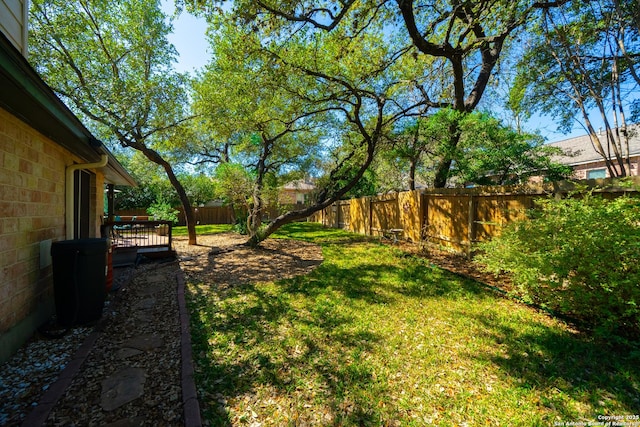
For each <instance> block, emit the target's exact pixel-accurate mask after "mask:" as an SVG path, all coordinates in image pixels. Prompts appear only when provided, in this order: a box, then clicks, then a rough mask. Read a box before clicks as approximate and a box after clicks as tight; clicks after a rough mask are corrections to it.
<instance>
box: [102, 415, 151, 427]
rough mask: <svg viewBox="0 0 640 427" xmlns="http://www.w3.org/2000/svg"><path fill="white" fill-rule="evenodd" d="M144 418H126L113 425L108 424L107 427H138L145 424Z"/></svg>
mask: <svg viewBox="0 0 640 427" xmlns="http://www.w3.org/2000/svg"><path fill="white" fill-rule="evenodd" d="M145 421H146V420H145V419H144V418H143V417H135V418H124V419H121V420H118V421H115V422H113V423H109V424H106V425H105V427H138V426H141V425H143V424H144V422H145Z"/></svg>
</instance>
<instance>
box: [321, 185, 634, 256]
mask: <svg viewBox="0 0 640 427" xmlns="http://www.w3.org/2000/svg"><path fill="white" fill-rule="evenodd" d="M631 181H632V182H633V183H635V190H634V189H632V188H630V187H629V185H625V184H623V183H621V182H620V180H616V179H605V180H602V179H599V180H589V181H580V182H579V183H576V182H572V181H562V182H557V183H547V184H539V185H523V186H503V187H499V186H495V187H479V188H464V189H463V188H449V189H429V190H416V191H408V192H402V193H393V194H386V195H381V196H376V197H364V198H360V199H352V200H343V201H339V202H336V203H334V204H333V205H331V206H329V207H328V208H326V209H324V210H322V211H319V212H316V213H315V214H314V215H313V216H312V217H311V218H310V221H314V222H319V223H322V224H324V225H326V226H328V227H334V228H342V229H345V230H349V231H352V232H355V233H360V234H366V235H371V236H380V235H385V234H389V233H390V232H393V234H396V233H397V234H399V235H400V236H401V237H402V238H404V239H407V240H410V241H413V242H418V241H426V242H428V243H431V244H437V245H442V246H447V247H450V248H452V249H454V250H456V251H460V252H468V251H469V250H470V249H471V247H472V245H473V244H474V243H476V242H480V241H484V240H488V239H490V238H491V237H493V236H495V235H497V234H499V233H500V230H501V228H502V227H503V226H504V225H505V224H506V223H508V222H510V221H513V220H516V219H520V218H523V217H524V216H525V215H526V211H527V210H529V209H531V208H533V207H534V206H535V201H536V199H539V198H541V197H565V196H566V195H567V194H569V193H573V192H576V191H577V190H578V189H584V190H588V189H593V190H594V191H596V192H599V193H602V194H603V196H604V197H616V196H618V195H621V194H627V193H634V195H640V193H638V190H637V188H639V186H640V178H637V177H633V178H632V179H631Z"/></svg>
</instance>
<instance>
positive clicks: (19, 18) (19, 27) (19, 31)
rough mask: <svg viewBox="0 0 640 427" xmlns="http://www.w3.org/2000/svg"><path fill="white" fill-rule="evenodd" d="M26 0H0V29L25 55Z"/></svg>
mask: <svg viewBox="0 0 640 427" xmlns="http://www.w3.org/2000/svg"><path fill="white" fill-rule="evenodd" d="M28 8H29V6H28V1H27V0H0V31H2V32H3V33H4V34H5V35H6V36H7V38H8V39H9V40H11V43H13V45H14V46H15V47H16V49H18V50H19V51H20V52H22V55H24V56H25V57H26V56H27V13H28Z"/></svg>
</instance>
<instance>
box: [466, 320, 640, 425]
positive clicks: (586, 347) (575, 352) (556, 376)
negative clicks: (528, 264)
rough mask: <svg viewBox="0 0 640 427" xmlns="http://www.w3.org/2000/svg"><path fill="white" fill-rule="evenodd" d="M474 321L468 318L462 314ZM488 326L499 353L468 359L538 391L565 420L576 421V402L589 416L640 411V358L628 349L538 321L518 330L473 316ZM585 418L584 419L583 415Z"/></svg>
mask: <svg viewBox="0 0 640 427" xmlns="http://www.w3.org/2000/svg"><path fill="white" fill-rule="evenodd" d="M461 315H466V316H469V314H468V313H465V314H461ZM473 317H475V318H476V320H477V321H478V322H480V324H482V325H484V327H485V329H486V331H487V332H486V334H487V336H489V338H490V339H492V340H493V341H495V342H496V345H498V346H501V347H502V348H503V349H504V350H506V351H505V352H504V353H502V354H500V353H497V352H491V353H485V354H476V355H469V356H470V357H476V358H479V359H481V360H486V361H489V362H491V363H493V364H495V365H496V366H498V367H500V369H501V370H502V371H504V372H505V374H507V375H508V376H510V377H513V378H517V379H519V380H520V381H519V384H520V386H519V387H521V388H522V389H525V390H530V389H533V388H535V389H537V390H539V391H540V394H541V396H543V397H542V400H543V401H542V402H541V403H542V404H543V405H545V406H547V407H550V408H552V409H554V412H556V413H557V415H559V416H560V417H562V418H563V419H564V420H565V421H570V420H573V421H575V420H576V418H575V414H574V413H573V412H572V409H571V408H570V407H569V404H568V403H569V402H570V401H571V400H574V401H579V402H582V403H583V404H586V405H590V406H591V409H592V412H590V413H589V414H588V416H589V417H593V419H591V420H589V421H593V422H596V421H598V420H597V416H598V415H630V414H637V413H638V408H640V355H639V354H638V352H637V350H636V352H635V353H634V352H633V351H630V349H628V348H623V347H616V346H615V345H614V344H612V343H608V342H602V341H598V340H595V339H592V338H589V337H588V336H586V335H581V334H577V333H571V332H570V331H566V330H558V329H555V328H551V327H549V326H546V325H543V324H540V323H534V322H533V321H531V322H527V323H525V324H522V323H521V324H519V325H518V326H517V327H514V326H511V325H507V324H504V323H502V322H500V321H499V320H496V319H495V318H494V316H492V315H491V314H490V313H484V314H478V315H475V316H473ZM581 415H582V416H583V417H584V416H585V414H581Z"/></svg>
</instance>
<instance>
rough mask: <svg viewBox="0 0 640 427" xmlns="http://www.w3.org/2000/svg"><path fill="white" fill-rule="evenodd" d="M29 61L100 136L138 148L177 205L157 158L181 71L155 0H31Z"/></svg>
mask: <svg viewBox="0 0 640 427" xmlns="http://www.w3.org/2000/svg"><path fill="white" fill-rule="evenodd" d="M31 4H32V6H31V11H30V13H31V15H30V42H29V47H30V61H31V62H32V64H33V65H34V67H35V68H36V70H38V72H40V74H41V75H42V76H43V77H44V79H45V80H46V81H47V83H48V84H49V85H50V86H51V87H52V88H53V89H54V90H55V91H56V92H57V93H58V94H59V95H60V96H61V97H62V98H63V99H64V100H65V101H66V102H68V103H69V104H70V107H71V108H72V109H74V110H75V111H77V112H78V113H79V114H80V115H83V116H85V117H87V118H88V119H90V120H91V121H92V122H93V126H92V127H93V128H94V129H95V131H96V133H97V134H98V135H100V136H101V137H102V138H103V139H106V140H107V141H113V140H115V141H117V142H118V143H119V144H120V145H122V146H123V147H130V148H133V149H135V150H139V151H140V152H142V153H143V154H144V156H145V157H146V158H148V159H149V160H151V161H152V162H154V163H156V164H158V165H160V166H161V167H162V168H163V169H164V171H165V172H166V174H167V177H168V178H169V181H170V182H171V184H172V185H173V187H174V188H175V189H176V192H177V193H178V196H179V199H180V201H181V203H182V206H183V207H184V210H185V214H186V219H187V228H188V230H189V244H195V243H196V234H195V221H194V215H193V211H192V209H191V206H190V203H189V199H188V197H187V194H186V192H185V190H184V188H183V186H182V185H181V183H180V181H179V180H178V178H177V176H176V173H175V172H174V170H173V167H172V165H171V164H170V163H169V161H167V160H166V159H165V156H164V155H163V149H164V148H165V147H166V146H167V144H168V142H169V141H168V140H169V137H170V135H171V132H170V131H172V130H173V129H174V128H176V127H177V126H179V125H181V124H182V123H183V122H185V120H187V114H186V108H185V106H186V103H187V94H186V91H185V76H183V75H180V74H178V73H176V72H175V71H174V69H173V63H174V62H175V60H176V52H175V49H174V48H173V46H172V45H171V44H170V43H169V42H168V40H167V35H168V34H169V33H170V31H171V26H170V25H169V24H168V22H167V17H166V16H165V15H164V14H163V13H162V11H161V10H160V6H159V2H158V1H157V0H123V1H117V2H112V1H108V0H92V1H89V0H34V1H32V2H31Z"/></svg>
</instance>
